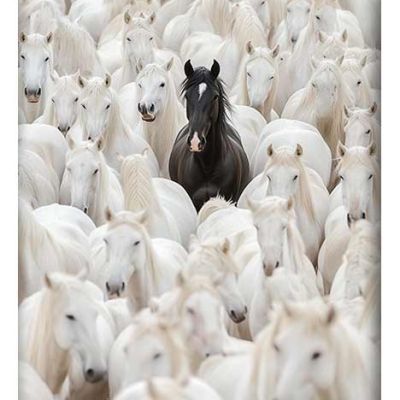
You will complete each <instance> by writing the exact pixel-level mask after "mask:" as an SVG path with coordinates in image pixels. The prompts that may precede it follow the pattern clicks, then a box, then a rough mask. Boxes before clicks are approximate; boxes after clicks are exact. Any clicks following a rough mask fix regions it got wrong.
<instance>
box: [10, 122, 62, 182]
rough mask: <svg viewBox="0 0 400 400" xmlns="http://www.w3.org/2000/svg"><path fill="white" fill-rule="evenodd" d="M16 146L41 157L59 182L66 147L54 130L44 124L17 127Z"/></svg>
mask: <svg viewBox="0 0 400 400" xmlns="http://www.w3.org/2000/svg"><path fill="white" fill-rule="evenodd" d="M18 145H19V149H20V151H22V150H24V149H26V150H30V151H33V152H34V153H36V154H37V155H38V156H39V157H41V158H42V160H43V161H44V162H45V163H46V166H47V168H49V169H53V170H54V172H55V173H56V174H57V177H58V179H59V182H61V179H62V176H63V174H64V168H65V154H66V153H67V148H68V146H67V143H66V142H65V139H64V137H63V135H62V134H61V133H60V132H59V131H58V130H57V129H56V128H54V127H53V126H50V125H44V124H22V125H19V129H18Z"/></svg>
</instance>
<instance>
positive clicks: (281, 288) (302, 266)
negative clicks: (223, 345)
mask: <svg viewBox="0 0 400 400" xmlns="http://www.w3.org/2000/svg"><path fill="white" fill-rule="evenodd" d="M249 207H250V208H251V211H252V215H253V220H254V225H255V227H256V229H257V235H258V243H259V245H260V253H261V254H260V255H261V263H253V264H250V265H249V266H248V267H247V268H246V269H245V270H244V271H243V272H242V274H241V276H240V288H241V291H242V293H243V294H244V295H245V298H246V302H248V303H249V305H250V312H249V318H250V323H249V328H250V333H251V336H252V337H253V338H255V336H256V335H257V333H258V332H259V331H261V330H262V328H263V327H264V326H265V324H266V323H267V322H268V321H269V317H270V316H269V315H268V314H270V312H271V309H272V306H273V304H274V303H275V302H277V301H278V302H279V301H282V300H285V301H287V300H288V299H290V298H292V299H297V300H299V301H300V300H306V299H310V298H313V297H316V296H318V295H319V291H318V288H317V275H316V273H315V270H314V267H313V265H312V264H311V262H310V260H309V259H308V258H307V256H306V253H305V247H304V243H303V240H302V238H301V234H300V231H299V230H298V228H297V226H296V217H295V212H294V204H293V200H292V199H291V198H290V199H289V200H285V199H283V198H280V197H275V196H272V197H267V198H266V199H265V200H263V201H261V202H255V201H249ZM278 270H279V271H280V270H284V271H285V272H282V273H281V272H277V271H278ZM276 272H277V273H276ZM292 274H294V275H295V276H293V275H292ZM269 278H271V279H269ZM285 278H286V279H287V281H286V285H282V281H283V280H284V279H285ZM296 278H297V279H296ZM263 300H267V301H266V302H264V301H263Z"/></svg>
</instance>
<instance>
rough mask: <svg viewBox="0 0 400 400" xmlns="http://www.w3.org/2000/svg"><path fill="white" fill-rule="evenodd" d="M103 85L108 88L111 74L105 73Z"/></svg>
mask: <svg viewBox="0 0 400 400" xmlns="http://www.w3.org/2000/svg"><path fill="white" fill-rule="evenodd" d="M104 85H105V86H106V87H107V88H108V87H110V85H111V75H110V74H106V77H105V78H104Z"/></svg>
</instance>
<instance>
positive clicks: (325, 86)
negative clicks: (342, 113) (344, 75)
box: [311, 67, 339, 116]
mask: <svg viewBox="0 0 400 400" xmlns="http://www.w3.org/2000/svg"><path fill="white" fill-rule="evenodd" d="M330 68H331V67H328V68H325V69H323V70H321V71H320V72H319V73H317V74H314V76H313V77H312V78H311V85H312V87H313V90H314V91H315V92H316V106H317V109H318V114H319V115H320V116H325V115H330V112H331V110H332V107H333V106H334V104H335V102H336V99H337V97H338V89H339V82H338V81H337V79H336V76H335V74H334V73H333V71H332V70H331V69H330Z"/></svg>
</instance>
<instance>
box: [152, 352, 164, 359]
mask: <svg viewBox="0 0 400 400" xmlns="http://www.w3.org/2000/svg"><path fill="white" fill-rule="evenodd" d="M161 356H162V354H161V353H156V354H154V356H153V360H158V359H159V358H161Z"/></svg>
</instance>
